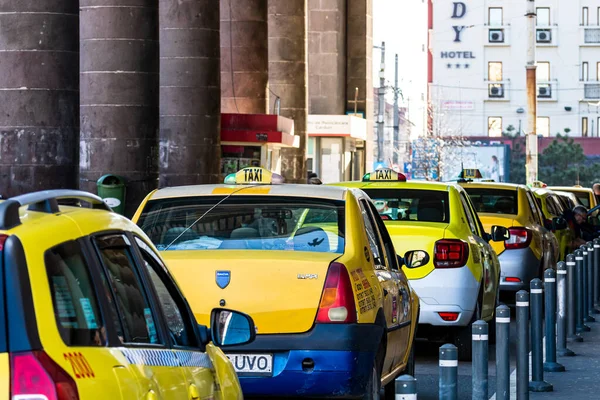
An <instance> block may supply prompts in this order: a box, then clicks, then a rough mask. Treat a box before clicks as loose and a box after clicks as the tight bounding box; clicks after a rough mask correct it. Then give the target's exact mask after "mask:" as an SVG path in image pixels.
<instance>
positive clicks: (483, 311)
mask: <svg viewBox="0 0 600 400" xmlns="http://www.w3.org/2000/svg"><path fill="white" fill-rule="evenodd" d="M332 185H333V186H343V187H350V188H359V189H361V190H362V191H364V192H365V193H367V194H368V195H369V197H370V198H371V200H372V202H373V204H374V205H375V207H376V209H377V211H378V213H379V214H380V216H381V218H382V219H383V222H384V224H385V226H386V227H387V230H388V232H389V233H390V236H391V237H392V241H393V242H394V246H395V247H396V249H398V250H399V251H406V250H408V249H410V248H419V249H421V248H422V249H425V250H426V251H428V252H430V254H432V255H433V258H432V259H431V260H430V261H429V262H427V263H421V265H419V266H418V267H416V266H414V265H412V266H411V265H408V266H404V268H403V269H404V272H405V273H406V275H407V277H408V279H409V281H410V284H411V286H412V287H413V288H414V290H415V291H416V292H417V294H418V295H419V298H420V302H421V311H420V316H419V329H418V335H419V336H422V337H426V338H428V339H430V340H435V341H437V340H440V341H442V340H444V341H445V340H448V337H449V339H450V340H452V341H454V343H455V344H456V346H457V347H458V353H459V358H460V359H461V360H470V359H471V356H472V347H471V343H472V337H471V324H472V323H473V322H475V321H477V320H479V319H484V320H486V321H488V322H489V323H491V324H493V323H494V313H495V308H496V305H497V295H498V283H499V279H500V264H499V262H498V259H497V257H496V254H495V253H494V251H493V249H492V247H491V246H490V245H489V244H488V241H489V240H491V238H492V237H491V235H488V234H487V233H486V232H485V231H484V229H483V226H482V225H481V222H480V221H479V218H478V217H477V213H476V212H475V209H474V208H473V205H472V204H471V201H470V200H469V197H468V196H467V194H466V192H465V191H464V190H463V189H462V188H461V187H460V186H459V185H457V184H455V183H437V182H435V183H434V182H425V181H409V182H407V180H406V177H405V176H404V175H403V174H400V173H397V172H395V171H393V170H391V169H379V170H376V171H373V172H371V173H368V174H366V175H365V176H364V177H363V179H362V181H359V182H341V183H334V184H332ZM492 231H493V232H494V235H495V239H496V240H504V238H505V235H507V234H508V231H507V230H506V229H505V228H502V227H494V228H492ZM493 331H494V329H492V328H490V334H491V335H493Z"/></svg>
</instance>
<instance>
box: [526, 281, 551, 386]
mask: <svg viewBox="0 0 600 400" xmlns="http://www.w3.org/2000/svg"><path fill="white" fill-rule="evenodd" d="M542 286H543V284H542V281H541V280H540V279H539V278H535V279H533V280H532V281H531V284H530V290H529V291H530V293H531V300H530V301H531V307H530V311H531V382H529V390H531V391H532V392H551V391H552V385H551V384H549V383H548V382H546V381H544V360H543V351H544V348H543V335H544V332H543V329H544V327H543V324H542V319H543V316H542V314H543V312H544V305H543V299H544V291H543V289H542Z"/></svg>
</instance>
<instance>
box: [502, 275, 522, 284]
mask: <svg viewBox="0 0 600 400" xmlns="http://www.w3.org/2000/svg"><path fill="white" fill-rule="evenodd" d="M504 280H505V281H506V282H510V283H521V279H519V278H517V277H514V276H507V277H506V278H505V279H504Z"/></svg>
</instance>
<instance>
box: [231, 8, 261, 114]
mask: <svg viewBox="0 0 600 400" xmlns="http://www.w3.org/2000/svg"><path fill="white" fill-rule="evenodd" d="M220 4H221V112H223V113H236V114H237V113H242V114H266V113H267V112H268V110H267V107H268V105H269V104H268V98H269V93H268V90H269V89H268V84H269V53H268V24H267V0H220Z"/></svg>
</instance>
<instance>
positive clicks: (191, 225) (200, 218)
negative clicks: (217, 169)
mask: <svg viewBox="0 0 600 400" xmlns="http://www.w3.org/2000/svg"><path fill="white" fill-rule="evenodd" d="M251 187H256V185H250V186H244V187H241V188H239V189H238V190H235V191H233V192H231V193H229V194H228V195H227V196H225V197H223V198H222V199H221V200H219V202H217V204H215V205H214V206H212V207H211V208H209V209H208V210H206V212H205V213H204V214H202V215H201V216H200V217H198V219H197V220H195V221H194V222H192V223H191V224H190V226H188V227H187V228H185V229H184V230H183V231H182V232H181V233H180V234H179V235H178V236H177V237H176V238H175V239H173V241H172V242H171V243H169V244H168V245H167V247H166V248H165V250H164V251H167V250H169V247H171V246H173V244H174V243H175V242H176V241H178V240H179V239H180V238H181V237H182V236H183V235H184V234H185V233H186V232H187V231H189V230H190V229H192V228H193V227H194V225H196V224H197V223H198V222H200V221H201V220H202V218H204V217H205V216H206V214H208V213H209V212H211V211H212V210H214V209H215V208H217V207H218V206H219V205H220V204H221V203H223V202H224V201H225V200H227V199H228V198H230V197H231V196H233V195H234V194H236V193H238V192H241V191H242V190H244V189H247V188H251Z"/></svg>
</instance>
